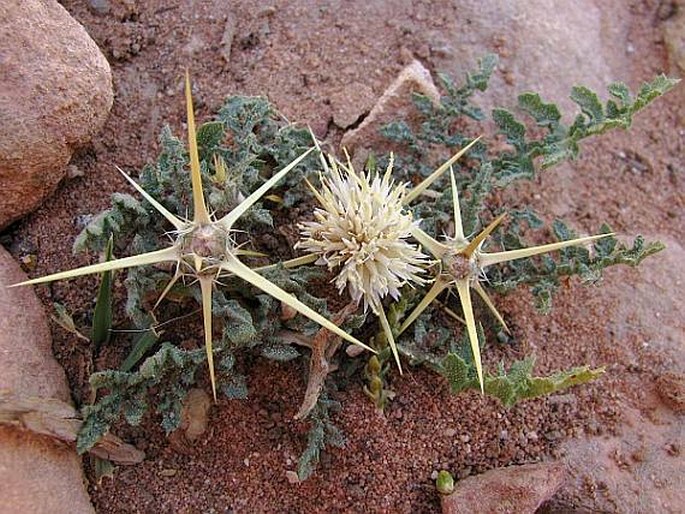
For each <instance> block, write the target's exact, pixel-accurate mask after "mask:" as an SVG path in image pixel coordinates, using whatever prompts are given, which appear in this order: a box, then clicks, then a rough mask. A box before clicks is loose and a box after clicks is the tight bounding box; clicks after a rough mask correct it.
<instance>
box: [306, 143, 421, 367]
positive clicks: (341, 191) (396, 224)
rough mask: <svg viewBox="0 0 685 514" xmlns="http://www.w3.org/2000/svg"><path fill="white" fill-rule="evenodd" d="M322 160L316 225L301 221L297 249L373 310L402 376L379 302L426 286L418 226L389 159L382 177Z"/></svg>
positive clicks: (316, 192)
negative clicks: (413, 238) (414, 237)
mask: <svg viewBox="0 0 685 514" xmlns="http://www.w3.org/2000/svg"><path fill="white" fill-rule="evenodd" d="M312 137H313V136H312ZM315 141H316V139H315ZM317 146H318V143H317ZM320 157H321V164H322V166H323V170H324V174H322V175H320V180H321V191H317V190H316V189H315V188H314V187H313V186H311V184H310V189H311V191H312V193H313V194H314V196H315V197H316V199H317V200H318V201H319V204H320V205H321V208H318V209H316V211H315V212H314V216H315V218H316V220H315V221H309V222H304V223H300V225H299V227H300V232H301V236H302V239H301V240H300V241H299V242H298V243H297V245H296V248H301V249H303V250H305V251H306V252H309V253H310V254H311V255H312V256H314V257H316V262H315V264H318V265H322V266H327V267H328V269H329V270H330V271H333V270H336V271H337V275H336V278H335V279H334V282H335V286H336V287H337V289H338V292H339V293H341V294H342V292H343V291H344V290H345V289H346V288H347V290H348V291H349V293H350V296H351V297H352V300H353V301H354V302H356V303H359V302H361V301H362V300H363V303H364V310H365V311H366V310H367V309H368V308H369V307H371V311H372V312H373V313H374V314H375V315H377V316H378V317H379V319H380V322H381V325H382V327H383V330H384V332H385V334H386V337H387V340H388V343H389V345H390V348H391V350H392V353H393V355H394V357H395V360H396V362H397V366H398V368H399V370H400V373H401V372H402V365H401V363H400V358H399V353H398V352H397V346H396V345H395V339H394V337H393V333H392V330H391V329H390V325H389V324H388V320H387V317H386V316H385V312H384V310H383V305H382V301H383V298H385V297H386V296H388V295H390V296H391V297H392V298H393V299H394V300H395V301H397V300H399V297H400V289H401V288H402V287H403V286H405V285H412V284H424V283H425V279H423V278H421V277H420V276H419V275H420V274H421V273H423V272H424V271H425V270H424V267H425V264H426V262H427V256H426V255H424V254H423V253H422V252H421V250H420V248H419V247H418V246H417V245H414V244H411V243H410V242H409V241H408V239H409V238H410V236H411V234H412V232H413V231H414V230H416V229H418V223H417V221H415V220H414V219H413V217H412V215H411V213H410V212H406V211H405V210H404V197H405V190H406V188H405V186H404V185H403V184H398V185H396V184H394V182H393V180H392V170H393V161H392V157H391V158H390V162H389V163H388V166H387V169H386V171H385V173H384V174H383V175H382V176H380V175H378V174H372V173H371V172H367V173H357V172H356V171H355V170H354V168H353V166H352V163H351V162H350V159H349V156H348V159H347V164H343V163H341V162H338V161H337V160H336V159H335V158H334V157H333V156H329V159H328V160H329V161H330V166H329V165H328V163H327V161H326V159H325V158H324V156H323V153H321V154H320ZM305 259H306V257H305ZM311 259H312V258H311V257H310V259H308V260H311Z"/></svg>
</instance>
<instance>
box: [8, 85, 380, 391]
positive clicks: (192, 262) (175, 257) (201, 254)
mask: <svg viewBox="0 0 685 514" xmlns="http://www.w3.org/2000/svg"><path fill="white" fill-rule="evenodd" d="M185 85H186V106H187V113H188V147H189V153H190V176H191V181H192V189H193V190H192V193H193V211H194V212H193V219H192V220H185V219H180V218H179V217H177V216H175V215H174V214H172V213H171V212H169V211H168V210H167V209H166V208H165V207H164V206H163V205H162V204H160V203H159V202H158V201H157V200H155V199H154V198H153V197H152V196H150V195H149V194H148V193H147V192H146V191H144V190H143V189H142V188H141V187H140V186H139V185H138V184H136V182H134V181H133V179H131V178H130V177H129V176H128V175H126V174H125V173H123V172H122V173H123V174H124V177H126V180H128V181H129V182H130V183H131V185H132V186H133V187H134V188H135V189H136V190H137V191H138V192H139V193H140V194H141V195H143V196H144V197H145V199H146V200H147V201H148V202H150V204H151V205H152V206H153V207H154V208H155V209H156V210H157V211H158V212H159V213H160V214H161V215H162V216H164V217H165V218H166V219H167V220H168V221H169V222H170V223H171V224H172V225H173V227H174V233H175V234H176V239H175V241H174V244H173V245H172V246H170V247H168V248H164V249H162V250H156V251H153V252H148V253H144V254H141V255H133V256H131V257H125V258H123V259H116V260H112V261H107V262H103V263H100V264H93V265H91V266H84V267H82V268H77V269H75V270H71V271H64V272H61V273H55V274H54V275H49V276H47V277H41V278H36V279H33V280H29V281H26V282H23V283H21V284H15V285H28V284H39V283H42V282H51V281H54V280H60V279H67V278H73V277H78V276H82V275H88V274H92V273H102V272H104V271H109V270H116V269H124V268H130V267H133V266H142V265H145V264H155V263H160V262H175V263H176V273H175V275H174V277H173V278H172V279H171V282H170V283H169V285H168V286H167V287H166V288H165V289H164V291H163V292H162V294H161V296H160V300H161V299H162V298H164V296H165V295H166V294H167V293H168V292H169V290H170V289H171V286H173V284H174V283H175V282H176V281H177V280H178V279H179V278H180V277H182V276H184V275H190V276H191V277H194V278H195V279H197V280H198V281H199V283H200V289H201V291H202V312H203V318H204V332H205V347H206V350H207V361H208V365H209V376H210V380H211V383H212V393H213V395H214V399H215V400H216V380H215V376H214V353H213V350H212V289H213V287H214V284H215V283H216V282H217V281H218V278H219V277H220V275H221V274H228V275H236V276H238V277H240V278H242V279H243V280H245V281H247V282H249V283H250V284H252V285H253V286H255V287H256V288H258V289H261V290H262V291H264V292H266V293H268V294H269V295H271V296H273V297H274V298H276V299H277V300H280V301H281V302H283V303H284V304H286V305H289V306H290V307H292V308H293V309H295V310H296V311H297V312H299V313H301V314H303V315H304V316H307V317H308V318H310V319H312V320H313V321H315V322H317V323H318V324H320V325H321V326H322V327H324V328H327V329H328V330H330V331H332V332H334V333H335V334H337V335H338V336H340V337H342V338H343V339H346V340H347V341H350V342H352V343H355V344H357V345H359V346H361V347H363V348H365V349H368V350H370V348H368V347H367V346H366V345H364V344H363V343H361V342H360V341H358V340H357V339H356V338H354V337H352V336H351V335H349V334H347V333H346V332H345V331H343V330H342V329H340V328H339V327H338V326H336V325H335V324H333V323H331V322H330V321H329V320H327V319H326V318H324V317H323V316H322V315H321V314H319V313H317V312H315V311H314V310H312V309H311V308H310V307H308V306H307V305H305V304H304V303H302V302H301V301H300V300H298V299H297V298H295V297H294V296H293V295H291V294H290V293H287V292H286V291H284V290H283V289H281V288H280V287H278V286H276V285H275V284H273V283H271V282H270V281H268V280H267V279H266V278H264V277H263V276H262V275H260V274H259V273H257V272H256V271H255V270H253V269H250V268H249V267H247V266H246V265H245V264H243V263H242V262H241V261H240V260H239V259H238V257H239V256H241V255H249V254H251V253H252V252H249V251H246V250H242V249H241V248H240V247H239V246H238V245H236V243H235V239H234V238H233V232H235V230H234V229H233V225H234V224H235V222H236V221H237V220H238V218H240V216H242V215H243V214H244V213H245V212H246V211H247V210H248V209H249V208H250V207H252V205H254V204H255V203H256V202H257V201H258V200H259V199H260V198H261V197H262V196H263V195H264V194H265V193H266V192H267V191H268V190H269V189H271V187H273V186H274V184H276V183H277V182H278V181H279V180H281V179H282V178H283V177H284V176H285V175H286V174H287V173H288V172H289V171H290V170H292V169H293V168H294V167H295V166H297V165H298V164H299V163H300V162H301V161H302V160H303V159H304V158H305V157H306V156H307V155H309V153H310V152H311V151H312V150H314V148H310V149H309V150H307V151H306V152H304V153H303V154H302V155H300V156H299V157H298V158H297V159H295V160H294V161H292V162H291V163H290V164H289V165H287V166H286V167H285V168H283V169H282V170H280V171H279V172H277V173H275V174H274V175H273V176H272V177H271V178H270V179H269V180H267V181H266V182H265V183H264V184H263V185H262V186H261V187H259V188H258V189H257V190H256V191H254V192H253V193H252V194H251V195H250V196H248V197H247V198H246V199H244V200H243V201H242V202H241V203H240V204H239V205H238V206H237V207H235V208H234V209H233V210H232V211H231V212H229V213H228V214H226V215H225V216H224V217H222V218H221V219H219V220H215V219H214V218H213V217H212V216H211V215H210V214H209V212H208V211H207V205H206V203H205V199H204V194H203V191H202V177H201V174H200V159H199V154H198V147H197V140H196V131H195V115H194V111H193V102H192V97H191V92H190V91H191V90H190V77H189V75H188V73H186V84H185ZM158 303H159V301H158Z"/></svg>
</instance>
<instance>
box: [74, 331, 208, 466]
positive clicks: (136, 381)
mask: <svg viewBox="0 0 685 514" xmlns="http://www.w3.org/2000/svg"><path fill="white" fill-rule="evenodd" d="M204 363H205V355H204V350H203V349H198V350H192V351H186V350H181V349H179V348H176V347H175V346H173V345H171V344H170V343H164V344H162V347H161V348H160V350H159V351H158V352H157V353H156V354H155V355H154V356H152V357H149V358H148V359H146V360H145V362H143V364H142V365H141V366H140V369H138V370H137V371H133V372H130V371H129V372H127V371H116V370H108V371H100V372H97V373H94V374H93V375H92V376H91V377H90V385H91V387H92V388H93V389H94V391H95V392H97V391H98V390H100V389H107V390H108V391H109V394H107V395H106V396H104V397H102V398H101V399H100V400H99V401H98V402H97V403H95V404H94V405H88V406H85V407H84V408H83V415H84V422H83V426H82V428H81V431H80V432H79V435H78V441H77V443H76V448H77V450H78V452H79V453H83V452H86V451H88V450H89V449H90V448H92V447H93V446H94V445H95V443H96V442H97V441H98V440H99V439H100V438H101V437H102V436H103V435H104V434H105V433H107V431H108V430H109V428H110V427H111V426H112V424H113V423H115V422H116V421H117V420H118V419H119V417H120V416H122V415H123V416H124V418H125V419H126V421H127V422H128V423H129V424H131V425H138V424H139V423H140V422H141V421H142V418H143V415H144V414H145V412H146V411H147V409H148V393H149V390H150V389H151V388H156V389H157V391H158V392H157V394H158V397H157V398H156V400H155V404H154V406H155V410H156V411H157V412H158V413H160V414H161V415H162V426H163V428H164V429H165V430H166V431H167V433H168V432H171V431H173V430H175V429H176V428H178V426H179V423H180V422H181V416H180V414H181V404H182V401H183V398H184V397H185V395H186V393H187V391H188V389H189V388H190V387H191V386H192V385H193V383H194V382H195V374H196V372H197V370H198V368H199V367H200V366H202V365H204Z"/></svg>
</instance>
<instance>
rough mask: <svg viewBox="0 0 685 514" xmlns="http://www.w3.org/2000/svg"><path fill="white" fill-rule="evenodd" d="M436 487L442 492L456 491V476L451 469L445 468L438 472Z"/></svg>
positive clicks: (450, 492)
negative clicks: (453, 476) (451, 472)
mask: <svg viewBox="0 0 685 514" xmlns="http://www.w3.org/2000/svg"><path fill="white" fill-rule="evenodd" d="M435 487H436V488H437V489H438V492H439V493H440V494H452V491H454V478H452V475H450V472H449V471H445V470H444V469H443V470H442V471H440V472H439V473H438V478H437V479H436V480H435Z"/></svg>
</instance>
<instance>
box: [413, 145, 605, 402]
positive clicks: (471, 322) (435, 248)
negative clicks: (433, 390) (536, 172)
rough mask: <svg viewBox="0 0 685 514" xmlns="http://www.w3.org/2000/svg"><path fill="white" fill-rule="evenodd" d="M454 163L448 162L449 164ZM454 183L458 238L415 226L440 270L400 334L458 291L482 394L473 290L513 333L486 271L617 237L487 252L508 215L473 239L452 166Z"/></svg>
mask: <svg viewBox="0 0 685 514" xmlns="http://www.w3.org/2000/svg"><path fill="white" fill-rule="evenodd" d="M471 144H473V143H471ZM457 155H459V154H457ZM452 160H456V159H454V158H453V159H450V161H452ZM450 161H448V163H449V162H450ZM445 168H446V167H445V165H443V166H441V167H440V168H438V169H437V170H436V171H435V172H434V173H433V174H431V175H430V176H429V177H428V178H426V179H425V180H424V181H423V182H422V183H421V184H419V185H418V186H417V187H416V189H415V190H414V191H413V192H412V193H413V194H410V195H408V196H407V201H411V200H412V199H414V198H416V197H417V196H418V195H419V194H420V193H421V192H422V191H424V190H425V189H427V188H428V187H430V185H431V184H432V183H433V182H434V181H435V180H437V179H438V178H439V177H440V175H441V174H442V173H443V172H444V171H443V170H444V169H445ZM450 180H451V186H452V201H453V204H452V207H453V214H454V220H453V221H454V236H453V237H446V238H445V240H444V242H439V241H437V240H436V239H434V238H433V237H431V236H429V235H428V234H426V233H425V232H424V231H422V230H421V229H420V228H418V227H414V228H413V229H412V235H413V236H414V237H415V238H416V239H417V240H418V241H420V242H421V244H422V245H423V246H425V247H426V248H427V249H428V251H430V253H431V254H432V255H433V256H434V257H435V258H436V259H437V260H438V269H437V272H436V276H435V280H434V281H433V285H432V287H431V288H430V290H429V291H428V293H426V296H424V297H423V299H422V300H421V301H420V302H419V304H418V305H417V306H416V308H415V309H414V311H413V312H412V313H411V314H409V316H408V317H407V319H406V320H404V323H402V325H401V326H400V328H399V334H401V333H402V332H404V331H405V330H406V329H407V328H408V327H409V326H410V325H411V324H412V323H413V322H414V321H415V320H416V318H418V317H419V316H420V315H421V313H422V312H423V311H424V310H425V309H426V308H427V307H428V306H429V305H430V304H431V302H433V301H434V300H435V299H436V298H437V297H438V295H440V293H442V292H443V291H444V290H445V289H451V288H454V289H456V290H457V293H458V295H459V300H460V302H461V307H462V311H463V313H464V320H465V323H466V329H467V332H468V335H469V341H470V344H471V350H472V352H473V360H474V362H475V365H476V371H477V373H478V381H479V383H480V388H481V391H483V392H484V382H483V366H482V364H481V357H480V345H479V342H478V335H477V332H476V321H475V318H474V315H473V307H472V303H471V289H474V290H475V291H476V293H478V295H479V296H480V297H481V298H482V299H483V302H485V305H487V307H488V308H489V309H490V311H491V312H492V313H493V315H494V316H495V318H496V319H497V321H499V322H500V323H501V325H502V327H504V329H505V330H506V331H507V332H509V328H508V327H507V324H506V323H505V321H504V318H503V317H502V315H501V314H500V313H499V312H498V311H497V309H496V308H495V305H494V303H493V302H492V300H491V299H490V297H489V296H488V294H487V293H486V292H485V289H483V286H481V284H480V282H482V281H487V275H486V268H487V267H489V266H492V265H495V264H500V263H506V262H510V261H515V260H518V259H525V258H528V257H532V256H534V255H540V254H545V253H549V252H554V251H556V250H561V249H562V248H566V247H568V246H575V245H581V244H584V243H589V242H590V241H595V240H597V239H601V238H603V237H609V236H611V235H613V234H611V233H608V234H600V235H596V236H590V237H582V238H578V239H571V240H569V241H560V242H558V243H551V244H546V245H542V246H534V247H532V248H521V249H518V250H509V251H504V252H484V251H483V245H484V244H485V243H486V239H487V238H488V236H489V235H490V234H491V233H492V232H493V231H494V230H495V229H496V228H497V227H498V225H499V224H500V223H501V222H502V220H503V219H504V218H505V216H506V213H505V214H501V215H499V216H498V217H497V218H495V219H494V220H493V221H492V222H490V224H489V225H488V226H487V227H485V228H484V229H483V230H481V231H480V233H479V234H478V235H476V236H475V237H473V238H472V239H471V240H469V239H468V238H467V237H466V236H465V235H464V227H463V223H462V220H461V206H460V205H459V194H458V192H457V183H456V180H455V178H454V170H453V169H452V168H451V164H450Z"/></svg>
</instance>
